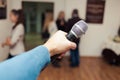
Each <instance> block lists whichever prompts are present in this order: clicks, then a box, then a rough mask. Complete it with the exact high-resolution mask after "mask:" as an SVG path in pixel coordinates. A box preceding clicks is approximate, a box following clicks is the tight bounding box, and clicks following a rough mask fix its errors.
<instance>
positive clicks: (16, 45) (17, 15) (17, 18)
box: [3, 9, 25, 58]
mask: <svg viewBox="0 0 120 80" xmlns="http://www.w3.org/2000/svg"><path fill="white" fill-rule="evenodd" d="M10 20H11V21H12V22H13V23H14V26H13V27H12V34H11V37H8V38H7V39H6V41H5V42H4V43H3V47H4V46H9V47H10V54H9V57H8V58H12V57H14V56H16V55H19V54H21V53H23V52H24V51H25V48H24V41H23V40H24V26H23V22H24V16H23V12H22V10H21V9H20V10H15V9H13V10H11V12H10Z"/></svg>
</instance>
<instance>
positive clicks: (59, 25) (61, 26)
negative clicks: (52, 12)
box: [52, 11, 66, 68]
mask: <svg viewBox="0 0 120 80" xmlns="http://www.w3.org/2000/svg"><path fill="white" fill-rule="evenodd" d="M56 25H57V28H58V30H62V31H65V25H66V21H65V13H64V12H63V11H61V12H60V13H59V14H58V18H57V20H56ZM63 54H65V53H63ZM56 57H57V55H55V56H53V57H52V61H53V63H52V64H53V66H54V67H57V68H59V67H61V65H60V61H61V59H60V58H56ZM55 58H56V59H55ZM54 60H55V61H54Z"/></svg>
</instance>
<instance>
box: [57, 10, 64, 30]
mask: <svg viewBox="0 0 120 80" xmlns="http://www.w3.org/2000/svg"><path fill="white" fill-rule="evenodd" d="M56 24H57V28H58V30H62V31H65V25H66V21H65V13H64V12H63V11H61V12H60V13H59V15H58V18H57V20H56Z"/></svg>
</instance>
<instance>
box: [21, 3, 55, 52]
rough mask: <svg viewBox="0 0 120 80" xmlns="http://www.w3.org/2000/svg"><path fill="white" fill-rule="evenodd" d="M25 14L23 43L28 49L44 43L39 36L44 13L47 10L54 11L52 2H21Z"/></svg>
mask: <svg viewBox="0 0 120 80" xmlns="http://www.w3.org/2000/svg"><path fill="white" fill-rule="evenodd" d="M22 7H23V12H24V15H25V32H26V36H25V45H26V50H30V49H32V48H34V47H36V46H38V45H40V44H43V43H44V39H42V37H41V32H42V26H43V23H44V14H45V12H46V11H47V10H51V11H52V12H54V3H48V2H25V1H23V2H22Z"/></svg>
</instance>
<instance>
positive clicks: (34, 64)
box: [0, 31, 76, 80]
mask: <svg viewBox="0 0 120 80" xmlns="http://www.w3.org/2000/svg"><path fill="white" fill-rule="evenodd" d="M65 35H66V33H64V32H62V31H58V32H57V33H56V34H55V35H53V36H52V37H51V38H50V39H49V40H48V41H47V42H46V43H45V44H44V45H43V46H39V47H37V48H35V49H33V50H31V51H28V52H26V53H24V54H21V55H19V56H16V57H14V58H12V59H10V60H7V61H5V62H2V63H1V64H0V80H36V79H37V77H38V75H39V73H40V71H41V70H42V69H43V68H44V67H45V66H46V65H47V64H48V63H49V62H50V56H53V55H56V53H57V54H58V53H59V54H60V53H62V52H65V51H67V50H69V49H75V48H76V44H75V43H73V42H70V41H68V40H67V39H66V37H65Z"/></svg>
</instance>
